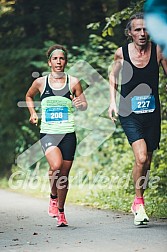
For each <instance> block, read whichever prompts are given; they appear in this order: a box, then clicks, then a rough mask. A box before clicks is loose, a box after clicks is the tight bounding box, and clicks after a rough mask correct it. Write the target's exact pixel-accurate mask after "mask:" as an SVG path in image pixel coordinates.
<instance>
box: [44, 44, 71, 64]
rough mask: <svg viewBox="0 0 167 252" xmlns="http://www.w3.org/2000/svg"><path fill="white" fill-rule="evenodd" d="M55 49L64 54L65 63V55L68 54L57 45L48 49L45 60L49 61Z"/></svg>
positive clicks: (62, 47) (63, 48)
mask: <svg viewBox="0 0 167 252" xmlns="http://www.w3.org/2000/svg"><path fill="white" fill-rule="evenodd" d="M56 49H58V50H62V52H63V53H64V57H65V60H66V61H67V54H68V52H67V49H66V48H65V47H64V46H62V45H59V44H56V45H53V46H51V47H49V49H48V51H47V53H46V56H47V58H48V59H50V56H51V54H52V52H53V51H54V50H56Z"/></svg>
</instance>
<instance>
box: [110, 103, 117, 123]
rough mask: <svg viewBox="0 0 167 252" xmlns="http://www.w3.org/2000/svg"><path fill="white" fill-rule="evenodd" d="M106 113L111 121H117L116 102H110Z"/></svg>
mask: <svg viewBox="0 0 167 252" xmlns="http://www.w3.org/2000/svg"><path fill="white" fill-rule="evenodd" d="M108 115H109V117H110V118H111V120H112V121H113V122H114V121H117V118H116V117H118V112H117V107H116V104H112V103H111V104H110V106H109V108H108Z"/></svg>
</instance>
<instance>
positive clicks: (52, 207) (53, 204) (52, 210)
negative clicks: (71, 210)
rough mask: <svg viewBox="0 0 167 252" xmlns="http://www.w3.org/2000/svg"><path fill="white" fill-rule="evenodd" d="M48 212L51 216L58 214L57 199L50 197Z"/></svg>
mask: <svg viewBox="0 0 167 252" xmlns="http://www.w3.org/2000/svg"><path fill="white" fill-rule="evenodd" d="M48 214H49V216H51V217H52V218H55V217H57V216H58V200H57V199H52V198H50V202H49V209H48Z"/></svg>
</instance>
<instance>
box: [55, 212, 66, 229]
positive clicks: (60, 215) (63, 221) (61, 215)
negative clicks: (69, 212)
mask: <svg viewBox="0 0 167 252" xmlns="http://www.w3.org/2000/svg"><path fill="white" fill-rule="evenodd" d="M66 226H68V223H67V221H66V217H65V214H64V212H62V213H61V212H59V213H58V217H57V227H66Z"/></svg>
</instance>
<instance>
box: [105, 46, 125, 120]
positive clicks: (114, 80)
mask: <svg viewBox="0 0 167 252" xmlns="http://www.w3.org/2000/svg"><path fill="white" fill-rule="evenodd" d="M122 61H123V55H122V48H121V47H120V48H118V49H117V51H116V52H115V55H114V64H113V66H112V69H111V72H110V74H109V84H110V106H109V109H108V113H109V117H110V118H111V120H112V121H116V118H115V117H117V116H118V112H117V107H116V91H117V88H118V78H119V72H120V69H121V67H122Z"/></svg>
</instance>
